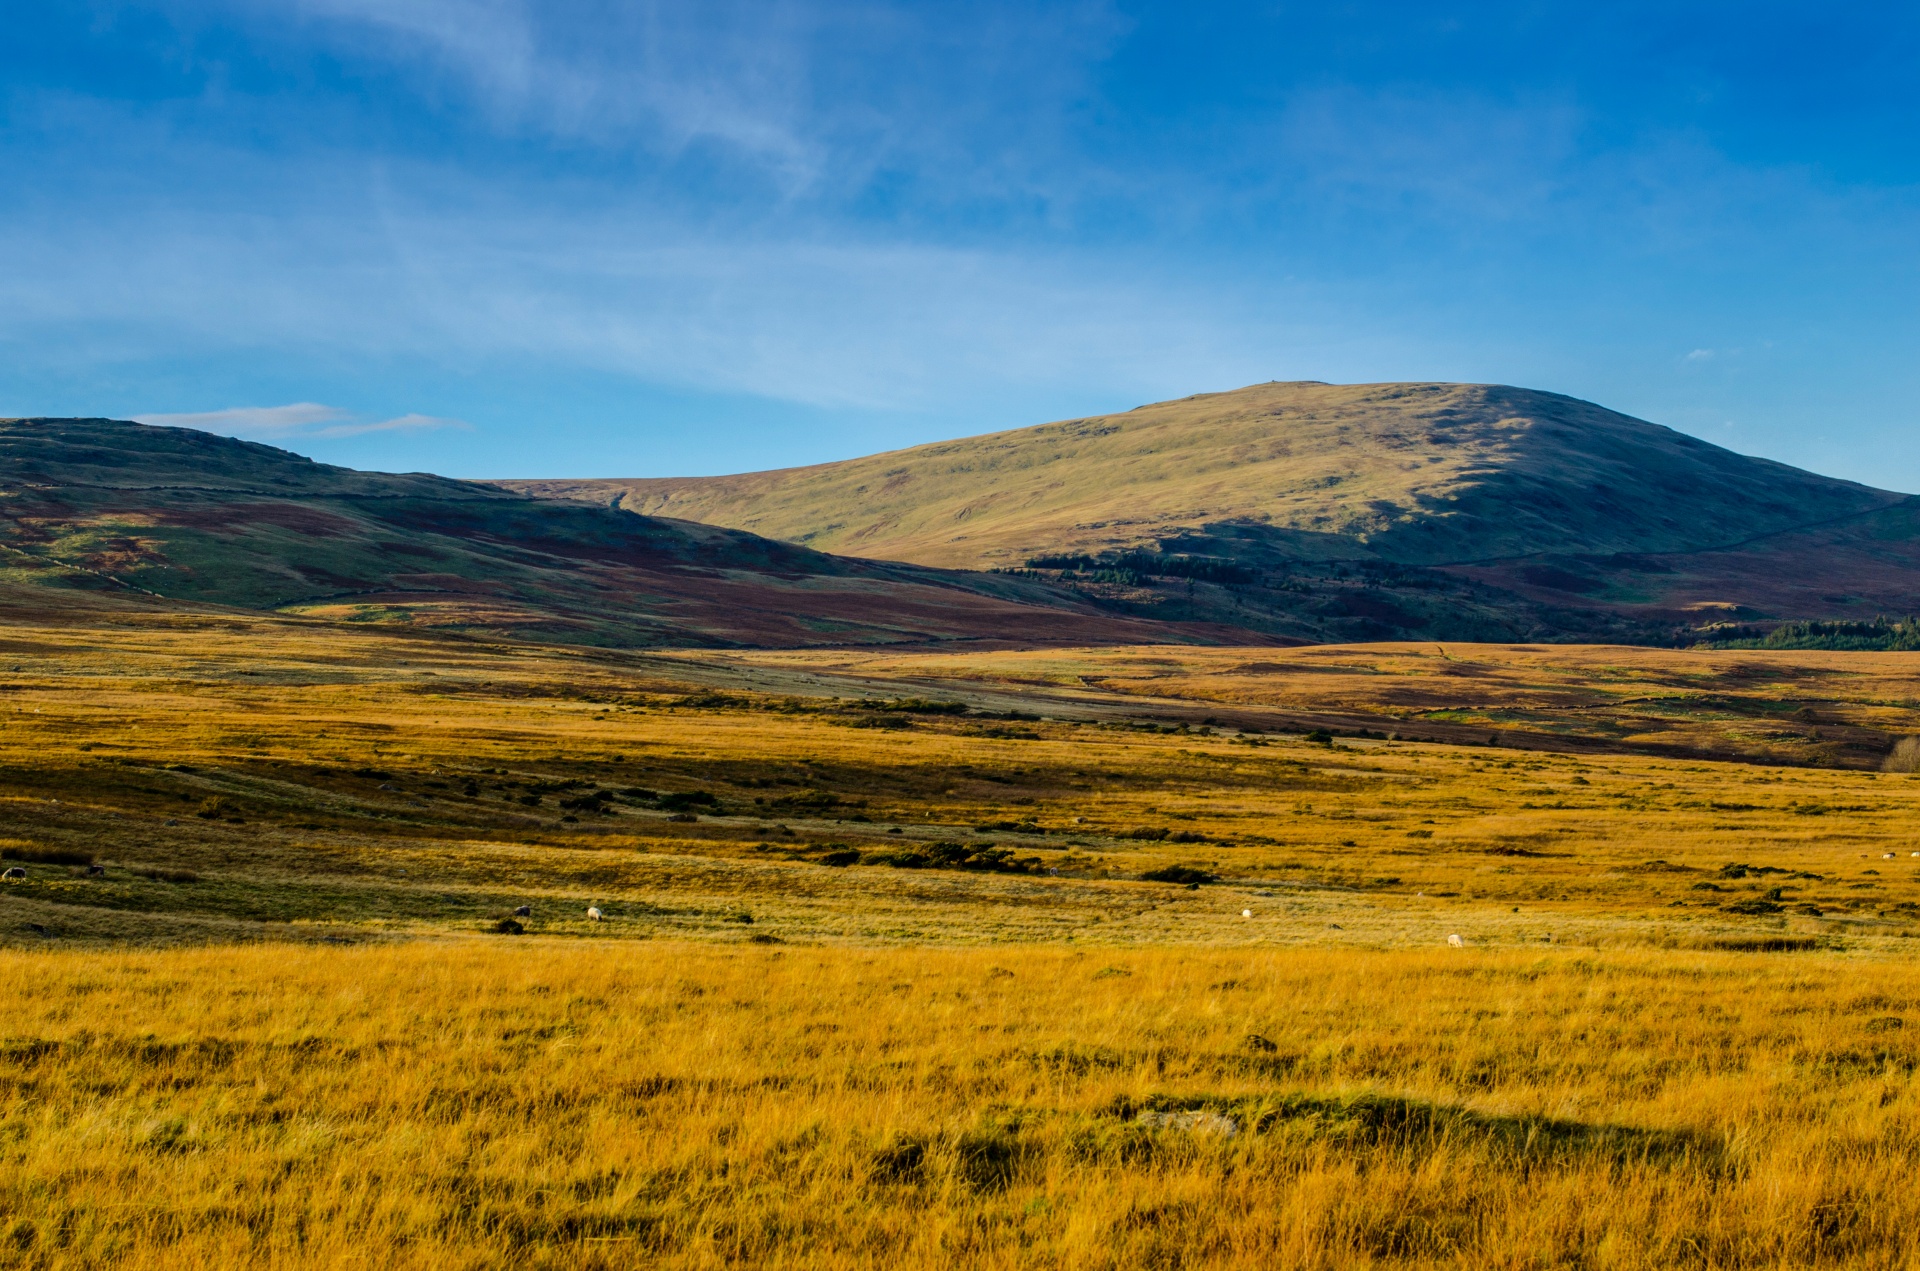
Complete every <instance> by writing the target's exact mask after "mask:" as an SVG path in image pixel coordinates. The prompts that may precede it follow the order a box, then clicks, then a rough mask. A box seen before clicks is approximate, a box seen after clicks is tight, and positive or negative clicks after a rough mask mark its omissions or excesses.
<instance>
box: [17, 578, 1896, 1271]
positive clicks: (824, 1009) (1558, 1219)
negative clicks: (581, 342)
mask: <svg viewBox="0 0 1920 1271" xmlns="http://www.w3.org/2000/svg"><path fill="white" fill-rule="evenodd" d="M46 595H47V592H46V590H45V589H43V588H33V587H16V588H14V589H13V590H11V591H10V592H8V593H7V594H6V596H5V609H4V611H3V612H0V619H4V621H5V624H6V644H5V648H4V650H3V651H0V663H4V668H5V676H4V686H5V696H4V713H3V714H0V821H3V822H4V824H0V855H4V856H5V857H6V858H7V859H6V861H5V864H7V865H8V866H10V867H13V868H18V869H20V870H22V871H23V872H24V874H25V879H24V881H17V882H12V883H9V884H7V885H5V886H4V887H3V888H0V937H3V938H4V939H5V941H6V942H7V944H8V945H10V946H11V951H10V952H7V953H5V954H3V955H0V963H3V964H4V966H5V975H6V982H7V984H8V985H9V994H10V999H11V1000H10V1005H9V1010H8V1013H7V1025H6V1027H5V1029H4V1030H0V1031H3V1032H4V1037H0V1069H4V1072H5V1077H6V1081H5V1083H4V1085H3V1086H0V1099H4V1101H5V1103H4V1107H5V1111H4V1113H3V1114H0V1125H3V1126H4V1127H5V1134H6V1139H5V1143H4V1147H3V1149H0V1151H3V1153H4V1154H3V1155H0V1195H3V1196H4V1198H5V1202H6V1204H5V1209H6V1214H7V1217H6V1219H5V1222H6V1227H5V1230H4V1231H0V1239H3V1240H5V1241H6V1242H7V1244H6V1246H5V1247H6V1248H8V1250H9V1251H10V1252H9V1257H10V1260H13V1261H17V1262H19V1263H22V1264H26V1265H40V1266H101V1265H129V1266H134V1265H137V1266H189V1265H192V1266H204V1265H209V1264H212V1263H219V1264H223V1265H245V1264H248V1263H257V1264H261V1265H266V1264H269V1263H271V1264H277V1265H350V1264H351V1265H358V1264H360V1263H361V1262H363V1261H364V1260H365V1259H366V1257H367V1256H368V1254H369V1251H375V1250H377V1251H378V1253H379V1257H380V1259H381V1261H383V1262H386V1263H389V1264H392V1265H396V1266H421V1267H426V1266H434V1267H444V1266H476V1267H479V1266H503V1265H530V1266H556V1267H558V1266H566V1267H577V1266H631V1265H638V1264H640V1263H643V1262H644V1263H655V1262H664V1263H668V1264H673V1265H685V1266H701V1265H716V1266H717V1265H729V1264H737V1263H742V1262H751V1263H756V1264H770V1265H782V1264H789V1263H792V1264H799V1263H804V1264H807V1265H813V1266H901V1267H910V1266H925V1265H935V1264H938V1265H950V1264H953V1263H955V1262H965V1263H971V1264H978V1265H1005V1266H1016V1265H1017V1266H1034V1265H1042V1266H1076V1267H1078V1266H1138V1265H1165V1266H1254V1265H1261V1266H1271V1265H1299V1266H1365V1265H1476V1266H1514V1267H1536V1266H1537V1267H1545V1266H1560V1265H1569V1264H1587V1265H1613V1266H1640V1267H1653V1266H1676V1265H1694V1266H1786V1265H1821V1264H1826V1265H1862V1266H1891V1265H1900V1264H1904V1263H1905V1262H1906V1261H1908V1260H1909V1259H1910V1258H1911V1257H1913V1256H1914V1254H1915V1252H1916V1250H1915V1248H1914V1236H1913V1232H1914V1231H1915V1229H1916V1228H1915V1226H1914V1224H1913V1222H1912V1221H1911V1217H1912V1215H1910V1214H1909V1212H1908V1210H1909V1209H1910V1208H1911V1206H1912V1202H1911V1201H1910V1200H1909V1199H1908V1198H1907V1197H1908V1191H1909V1189H1906V1188H1905V1187H1904V1186H1903V1185H1902V1180H1903V1179H1904V1178H1905V1177H1906V1176H1908V1175H1910V1173H1911V1172H1912V1170H1913V1168H1914V1166H1915V1163H1916V1156H1920V1141H1917V1140H1916V1131H1920V1092H1917V1091H1916V1089H1915V1086H1914V1082H1913V1072H1914V1070H1915V1067H1916V1063H1917V1062H1920V1049H1916V1047H1917V1046H1920V1040H1917V1037H1920V1035H1917V1034H1916V1033H1915V1031H1914V1030H1915V1029H1916V1028H1920V1022H1917V1021H1920V1015H1917V1014H1916V1008H1917V1007H1920V996H1916V994H1915V991H1914V987H1913V983H1914V982H1913V978H1912V974H1911V969H1910V967H1911V963H1910V958H1911V950H1912V949H1913V947H1914V945H1913V943H1912V937H1913V936H1914V935H1916V934H1920V858H1916V856H1915V853H1916V852H1920V778H1916V777H1914V776H1911V775H1907V774H1904V773H1899V772H1886V771H1880V770H1879V769H1880V768H1881V766H1882V765H1883V764H1884V763H1885V762H1886V761H1887V759H1888V758H1889V757H1890V747H1891V746H1892V744H1893V739H1894V738H1896V737H1898V736H1900V735H1902V734H1903V733H1905V732H1906V731H1908V730H1911V731H1914V732H1920V691H1916V684H1915V682H1914V681H1915V673H1914V672H1913V671H1912V669H1911V666H1910V658H1908V657H1907V656H1905V655H1900V654H1834V653H1826V654H1820V653H1806V652H1792V651H1787V652H1777V651H1742V652H1737V653H1735V652H1706V653H1694V654H1684V653H1680V652H1676V651H1668V650H1633V649H1620V648H1600V649H1591V648H1580V647H1545V646H1523V647H1504V646H1462V647H1454V648H1448V649H1445V650H1437V649H1431V648H1412V647H1407V648H1386V649H1376V648H1345V649H1337V648H1306V649H1286V650H1274V649H1259V650H1246V649H1243V650H1235V651H1228V650H1190V651H1184V652H1183V651H1178V650H1175V651H1173V652H1169V651H1168V650H1166V649H1165V648H1159V649H1153V650H1143V649H1137V648H1120V649H1106V650H1102V649H1085V650H1075V651H1055V652H1053V653H1049V654H1047V655H1045V656H1044V657H1042V656H1040V655H1035V654H1019V653H1010V652H991V651H986V652H982V653H979V654H976V655H971V656H969V655H963V654H957V653H929V654H925V655H921V657H920V658H915V657H911V656H907V655H900V656H898V657H897V658H895V659H893V660H890V661H888V660H884V659H882V658H880V657H878V656H874V657H864V656H856V655H854V654H835V653H826V652H822V653H815V654H807V653H803V652H790V653H773V652H768V653H751V652H731V653H715V652H711V651H709V652H694V651H648V650H621V649H605V648H580V647H569V646H560V645H554V644H551V643H514V642H511V641H505V640H500V639H497V638H492V637H487V638H482V637H477V636H474V635H471V634H467V635H459V634H452V633H446V632H439V631H423V630H419V629H413V628H404V627H379V626H371V625H362V626H357V627H356V626H346V625H342V624H336V623H327V622H324V621H320V620H315V619H302V618H294V617H287V616H277V615H262V614H246V613H241V612H239V611H228V612H211V611H202V612H183V611H179V610H177V609H170V608H166V607H162V606H160V605H158V604H156V603H147V604H145V605H133V604H130V603H126V602H122V601H119V600H116V599H114V598H100V597H86V596H81V597H79V598H77V599H75V600H72V601H70V602H68V603H66V604H63V605H61V606H60V607H58V608H51V607H48V606H46V605H45V604H44V597H45V596H46ZM1442 653H1444V655H1445V658H1444V660H1443V657H1442V656H1441V655H1442ZM1229 656H1231V657H1237V658H1239V659H1240V661H1239V663H1238V666H1239V668H1240V674H1239V675H1237V676H1236V675H1230V674H1224V673H1219V674H1214V673H1212V672H1224V670H1225V668H1223V667H1220V666H1216V665H1213V664H1212V663H1211V662H1210V661H1209V660H1210V659H1218V658H1223V657H1229ZM1188 658H1192V659H1195V660H1193V661H1185V659H1188ZM1450 667H1463V668H1468V669H1470V670H1471V671H1472V672H1473V675H1471V676H1470V677H1469V678H1468V681H1467V682H1468V683H1470V684H1471V685H1472V687H1473V690H1474V696H1473V697H1472V700H1471V707H1472V709H1475V710H1478V711H1481V712H1483V715H1481V716H1477V717H1474V718H1471V719H1462V718H1437V717H1435V718H1425V719H1424V720H1423V719H1419V718H1416V716H1415V715H1414V714H1413V713H1412V712H1411V710H1410V708H1411V707H1413V706H1418V705H1420V704H1421V701H1422V700H1424V699H1419V695H1420V694H1422V693H1425V692H1429V691H1433V690H1434V685H1435V683H1436V682H1437V683H1439V684H1441V685H1442V686H1444V687H1445V688H1446V689H1447V690H1448V691H1447V692H1445V693H1442V694H1441V697H1442V698H1443V699H1444V700H1443V701H1441V702H1440V703H1439V704H1440V705H1441V706H1444V707H1448V708H1451V709H1450V710H1448V711H1444V712H1442V713H1443V714H1457V713H1458V708H1459V707H1460V706H1461V703H1460V701H1458V700H1457V699H1459V698H1460V697H1461V696H1462V694H1461V692H1460V691H1459V690H1458V689H1457V687H1456V684H1457V682H1456V681H1451V680H1450V679H1449V678H1448V676H1447V670H1448V668H1450ZM1143 684H1144V685H1145V686H1146V687H1149V688H1151V690H1152V691H1151V692H1150V693H1149V692H1143ZM1316 685H1317V686H1316ZM1203 687H1204V688H1206V689H1207V691H1206V692H1204V693H1202V692H1201V691H1199V690H1200V689H1201V688H1203ZM1552 694H1559V695H1561V699H1553V698H1552V697H1551V695H1552ZM1573 697H1577V698H1578V699H1579V700H1578V701H1577V702H1576V701H1570V700H1564V699H1566V698H1573ZM1502 709H1510V710H1512V711H1514V712H1517V717H1516V718H1501V717H1498V713H1499V711H1500V710H1502ZM1316 710H1317V711H1318V713H1316ZM1807 712H1811V713H1812V715H1813V716H1814V717H1815V719H1809V716H1808V714H1807ZM1636 716H1639V717H1644V718H1645V720H1646V721H1647V723H1646V726H1645V727H1644V728H1642V729H1639V730H1633V729H1630V727H1629V725H1628V724H1627V723H1626V722H1625V721H1628V720H1630V719H1632V718H1635V717H1636ZM1547 719H1554V720H1561V721H1566V726H1565V728H1563V729H1562V730H1561V731H1559V732H1555V731H1553V730H1550V729H1547V728H1545V727H1543V726H1541V721H1543V720H1547ZM1390 720H1397V721H1398V725H1399V726H1398V727H1397V728H1393V729H1392V730H1391V731H1389V729H1388V728H1386V727H1373V726H1368V725H1376V724H1384V723H1386V722H1388V721H1390ZM1681 721H1685V722H1684V723H1682V722H1681ZM1756 721H1762V722H1763V723H1764V726H1765V728H1766V729H1769V730H1771V731H1770V732H1768V734H1767V736H1766V737H1764V738H1756V736H1755V732H1756ZM1816 721H1817V722H1816ZM1830 730H1831V731H1832V732H1833V733H1834V734H1835V736H1834V737H1833V738H1832V739H1829V738H1827V737H1826V736H1825V734H1826V733H1828V732H1829V731H1830ZM1847 730H1852V731H1847ZM1395 732H1397V733H1399V734H1400V735H1399V738H1398V739H1395V737H1394V735H1393V734H1394V733H1395ZM1815 733H1818V734H1822V735H1821V736H1820V737H1818V738H1816V737H1814V736H1810V735H1809V734H1815ZM1789 734H1793V735H1789ZM1868 736H1872V737H1874V738H1876V739H1877V742H1876V744H1878V746H1879V747H1880V749H1879V750H1878V751H1877V752H1875V753H1873V754H1872V755H1871V756H1870V755H1869V754H1868V752H1867V751H1866V750H1864V749H1861V750H1848V749H1847V746H1848V744H1849V743H1848V741H1847V740H1844V739H1843V738H1853V739H1855V740H1853V742H1852V743H1851V744H1853V745H1856V746H1864V745H1866V744H1867V743H1866V742H1865V741H1862V740H1858V739H1859V738H1865V737H1868ZM1716 747H1718V749H1717V750H1716ZM1896 766H1898V765H1897V764H1896ZM523 907H524V908H525V910H526V912H524V913H519V912H517V911H519V910H521V909H522V908H523ZM589 909H593V910H597V911H599V913H600V915H601V917H600V919H599V920H595V919H593V918H592V917H590V916H589V912H588V911H589ZM1450 937H1457V938H1458V944H1457V945H1456V944H1454V943H1450Z"/></svg>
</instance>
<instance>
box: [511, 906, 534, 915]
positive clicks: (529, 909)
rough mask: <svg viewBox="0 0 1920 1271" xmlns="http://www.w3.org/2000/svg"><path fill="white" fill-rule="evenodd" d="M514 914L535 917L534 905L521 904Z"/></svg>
mask: <svg viewBox="0 0 1920 1271" xmlns="http://www.w3.org/2000/svg"><path fill="white" fill-rule="evenodd" d="M513 916H514V917H516V918H531V917H533V906H532V905H521V906H520V907H519V908H517V909H515V910H514V911H513Z"/></svg>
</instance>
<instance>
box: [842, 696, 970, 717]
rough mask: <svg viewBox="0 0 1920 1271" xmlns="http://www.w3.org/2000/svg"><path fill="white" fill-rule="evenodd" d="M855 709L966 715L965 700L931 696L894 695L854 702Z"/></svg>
mask: <svg viewBox="0 0 1920 1271" xmlns="http://www.w3.org/2000/svg"><path fill="white" fill-rule="evenodd" d="M853 708H854V709H855V710H863V711H886V712H889V713H892V714H896V715H964V714H966V713H967V704H966V703H965V702H942V701H937V700H935V699H933V698H929V697H893V698H887V699H885V700H864V701H858V702H855V703H853Z"/></svg>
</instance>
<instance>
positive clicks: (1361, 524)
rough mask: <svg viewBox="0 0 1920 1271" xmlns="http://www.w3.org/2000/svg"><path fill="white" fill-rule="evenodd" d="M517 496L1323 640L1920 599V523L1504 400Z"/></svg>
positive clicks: (1391, 395)
mask: <svg viewBox="0 0 1920 1271" xmlns="http://www.w3.org/2000/svg"><path fill="white" fill-rule="evenodd" d="M505 484H508V485H510V486H512V487H513V488H515V489H518V490H521V491H523V492H526V493H529V494H534V495H538V496H540V497H543V498H550V499H560V500H575V501H581V502H591V503H595V504H599V505H601V506H612V507H619V508H623V509H626V510H629V511H633V512H638V513H642V514H666V515H673V516H679V517H685V518H687V519H690V520H698V521H704V522H708V523H711V524H716V525H724V526H731V527H735V528H741V529H747V530H751V531H753V532H755V533H758V534H764V535H768V536H770V537H774V538H780V539H784V540H788V541H791V542H795V543H804V544H807V545H810V546H817V547H821V548H826V549H830V550H833V551H837V552H846V553H858V554H861V555H871V556H876V557H886V558H891V559H899V560H907V561H912V562H916V563H920V564H927V565H939V566H948V567H971V568H988V569H996V568H997V569H1013V570H1021V571H1032V572H1035V573H1037V574H1038V575H1039V576H1042V577H1046V578H1050V579H1054V580H1062V581H1065V582H1067V583H1069V584H1070V585H1074V586H1077V587H1079V588H1080V589H1081V590H1082V591H1083V592H1085V593H1086V594H1087V595H1088V596H1089V597H1090V598H1093V599H1097V600H1099V601H1100V602H1101V603H1103V604H1106V605H1108V606H1110V607H1112V608H1114V609H1116V610H1119V611H1127V612H1132V613H1138V614H1142V615H1145V614H1153V615H1158V616H1165V617H1181V618H1185V619H1189V620H1192V619H1200V618H1212V619H1214V620H1222V619H1224V620H1229V621H1233V622H1237V623H1243V624H1248V625H1253V626H1256V627H1260V628H1262V629H1264V630H1269V631H1274V632H1279V633H1285V634H1288V635H1293V636H1297V637H1301V638H1308V639H1379V638H1388V637H1399V636H1406V635H1436V636H1442V637H1446V638H1456V639H1468V638H1471V639H1562V638H1581V639H1629V640H1657V641H1661V642H1664V641H1666V640H1669V639H1672V638H1676V636H1680V635H1682V634H1683V633H1684V632H1685V630H1686V629H1688V628H1690V627H1698V626H1701V625H1703V624H1707V623H1710V622H1712V621H1715V620H1719V619H1765V618H1779V619H1788V618H1814V617H1820V618H1855V617H1866V616H1871V615H1872V614H1873V613H1875V612H1899V613H1905V612H1906V611H1907V610H1908V609H1909V608H1910V607H1913V606H1914V603H1915V599H1916V598H1917V597H1920V550H1916V548H1917V547H1920V534H1917V533H1916V524H1915V518H1916V514H1920V501H1914V500H1910V499H1909V497H1908V496H1905V495H1901V494H1896V493H1892V492H1889V491H1884V490H1876V489H1873V488H1871V487H1868V486H1863V485H1858V484H1855V483H1853V482H1848V481H1840V480H1836V479H1834V478H1830V477H1823V476H1819V475H1816V474H1814V473H1810V472H1804V471H1801V470H1800V469H1796V468H1793V467H1790V466H1788V465H1785V464H1781V463H1776V462H1773V461H1771V460H1766V459H1758V458H1752V457H1749V456H1745V455H1739V454H1735V453H1733V452H1731V451H1728V450H1724V449H1722V448H1720V447H1717V446H1714V445H1711V444H1709V443H1707V442H1703V441H1700V440H1698V439H1696V438H1693V437H1689V436H1686V435H1685V434H1682V433H1678V432H1674V431H1672V430H1671V429H1667V428H1663V427H1660V426H1658V425H1656V424H1651V423H1648V422H1646V421H1644V420H1639V419H1634V418H1631V417H1630V416H1626V415H1622V414H1619V413H1617V412H1615V411H1610V410H1607V409H1605V408H1603V407H1600V406H1596V405H1594V404H1592V403H1590V402H1583V401H1580V400H1577V399H1575V398H1570V397H1565V396H1561V395H1559V394H1554V393H1544V392H1537V391H1533V390H1529V389H1521V388H1511V387H1506V386H1502V385H1483V384H1361V385H1333V384H1322V383H1318V382H1299V383H1273V384H1259V385H1254V386H1252V387H1249V388H1244V389H1240V390H1237V391H1234V392H1228V393H1209V394H1199V395H1196V396H1194V397H1189V398H1183V399H1181V400H1179V401H1173V402H1162V403H1158V404H1156V405H1151V406H1143V407H1140V408H1139V409H1137V410H1133V411H1128V412H1126V413H1123V414H1118V415H1107V416H1098V417H1093V418H1087V419H1076V420H1067V421H1064V422H1060V423H1054V424H1045V425H1041V426H1039V427H1034V428H1024V429H1016V430H1013V431H1010V432H1002V433H993V434H988V435H986V436H981V437H972V438H966V439H962V440H959V441H952V442H941V443H937V444H933V445H926V446H917V447H914V448H911V449H908V450H900V451H893V452H890V453H886V454H880V455H873V456H869V457H867V458H863V459H854V460H848V461H845V462H842V463H831V464H820V465H815V466H813V467H806V468H791V469H784V470H779V471H772V472H758V473H748V474H743V475H739V476H729V477H711V478H684V479H675V478H665V479H646V480H620V481H607V480H586V481H518V482H508V483H505Z"/></svg>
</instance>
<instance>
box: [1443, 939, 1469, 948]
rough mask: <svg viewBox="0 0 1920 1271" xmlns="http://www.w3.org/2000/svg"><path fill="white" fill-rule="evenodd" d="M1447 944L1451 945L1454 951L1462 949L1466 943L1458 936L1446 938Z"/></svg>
mask: <svg viewBox="0 0 1920 1271" xmlns="http://www.w3.org/2000/svg"><path fill="white" fill-rule="evenodd" d="M1447 943H1448V944H1450V945H1452V946H1453V947H1454V948H1456V949H1464V948H1466V947H1467V942H1466V941H1465V940H1462V939H1461V938H1460V937H1459V936H1448V937H1447Z"/></svg>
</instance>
